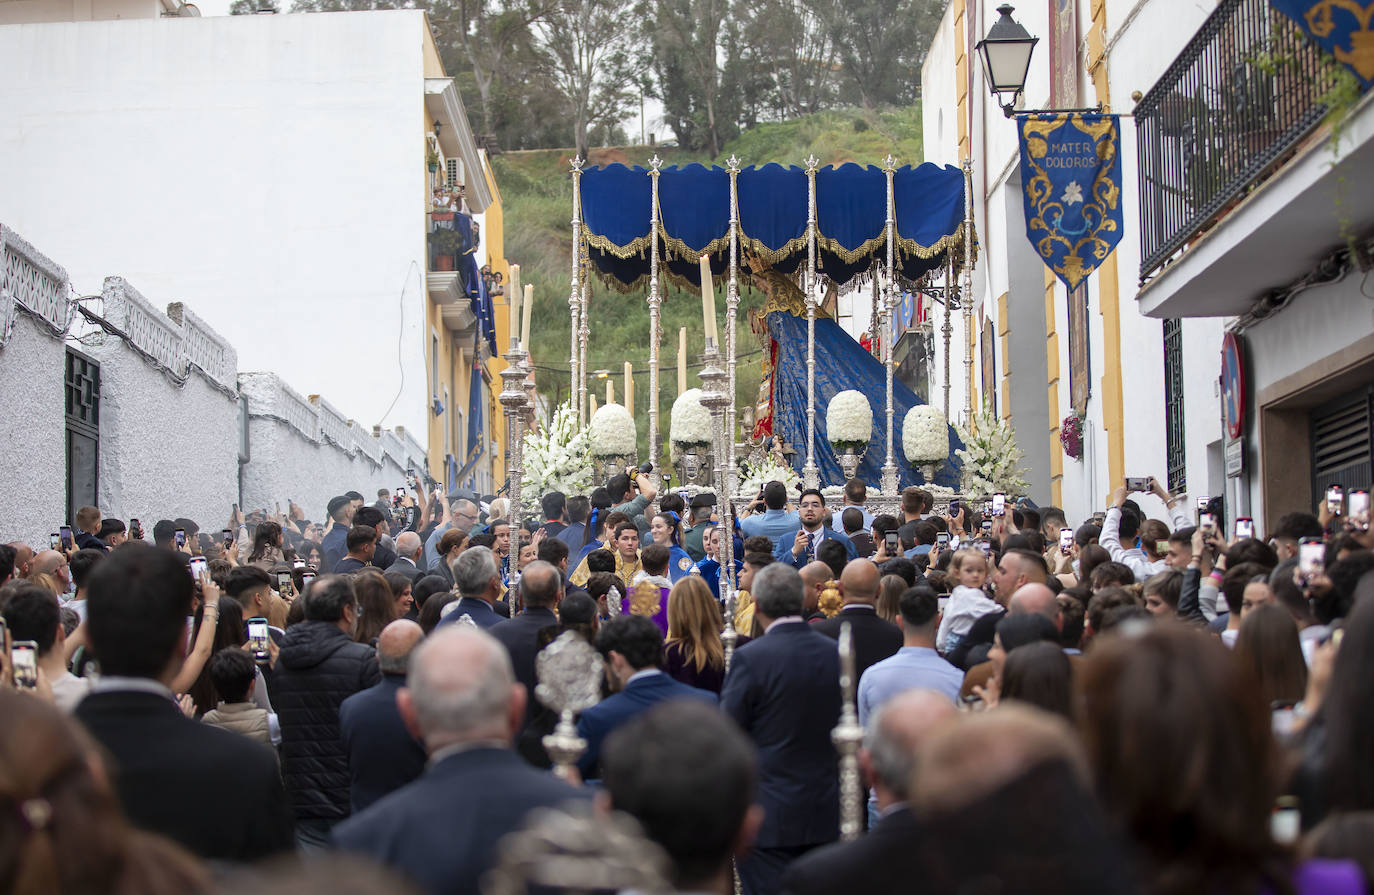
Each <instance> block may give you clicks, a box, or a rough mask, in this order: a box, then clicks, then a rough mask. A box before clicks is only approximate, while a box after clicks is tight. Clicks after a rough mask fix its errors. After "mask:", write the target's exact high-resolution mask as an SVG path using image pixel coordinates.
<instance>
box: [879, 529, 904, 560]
mask: <svg viewBox="0 0 1374 895" xmlns="http://www.w3.org/2000/svg"><path fill="white" fill-rule="evenodd" d="M883 549H884V550H885V551H886V552H887V555H888V556H896V555H897V553H898V552H899V551H900V549H901V540H900V539H899V538H898V537H897V532H895V531H889V532H888V533H887V534H885V535H883Z"/></svg>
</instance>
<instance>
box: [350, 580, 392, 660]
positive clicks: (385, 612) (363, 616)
mask: <svg viewBox="0 0 1374 895" xmlns="http://www.w3.org/2000/svg"><path fill="white" fill-rule="evenodd" d="M353 590H354V592H355V593H356V594H357V595H358V605H359V607H361V608H360V610H359V612H358V630H357V631H356V632H355V633H354V635H353V639H354V640H355V641H357V642H358V643H368V644H371V645H372V646H376V645H377V638H378V637H380V636H381V634H382V629H383V628H385V627H386V626H387V625H389V624H391V623H392V622H394V621H395V620H396V619H397V615H396V595H395V594H393V593H392V592H391V588H390V587H388V586H387V583H386V578H385V577H384V576H383V575H382V573H381V572H378V571H377V570H375V569H364V570H363V571H361V572H359V573H358V574H357V575H355V576H354V577H353Z"/></svg>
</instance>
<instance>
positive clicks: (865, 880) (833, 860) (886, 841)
mask: <svg viewBox="0 0 1374 895" xmlns="http://www.w3.org/2000/svg"><path fill="white" fill-rule="evenodd" d="M920 832H921V827H920V824H919V823H917V821H916V815H915V814H913V813H912V811H911V809H910V808H908V807H907V806H905V805H903V806H901V807H898V808H893V809H892V811H891V812H890V813H888V814H887V815H885V816H884V817H882V818H880V819H879V820H878V822H877V823H876V824H875V825H874V826H873V829H871V830H869V831H868V833H867V834H865V835H863V836H861V837H859V838H858V839H855V840H854V841H853V842H835V843H831V844H830V845H827V846H825V847H823V848H818V849H816V850H815V851H810V852H807V853H806V854H804V855H802V856H801V857H800V858H798V859H797V860H796V861H795V862H794V863H793V864H792V865H791V866H789V867H788V868H787V872H786V873H784V874H783V877H782V891H783V892H784V893H786V895H849V893H851V892H854V893H857V892H863V893H865V895H886V893H892V895H897V893H907V892H919V891H921V887H920V886H919V884H918V879H919V874H913V873H912V867H911V864H910V863H909V861H908V860H907V858H908V856H909V855H910V853H911V850H912V848H913V846H914V845H915V843H916V842H917V841H919V837H920ZM914 876H915V877H916V878H913V877H914Z"/></svg>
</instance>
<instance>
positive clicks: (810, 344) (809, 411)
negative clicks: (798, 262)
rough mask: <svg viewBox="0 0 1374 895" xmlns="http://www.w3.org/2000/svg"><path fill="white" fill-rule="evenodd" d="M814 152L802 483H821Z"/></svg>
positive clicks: (809, 179)
mask: <svg viewBox="0 0 1374 895" xmlns="http://www.w3.org/2000/svg"><path fill="white" fill-rule="evenodd" d="M819 164H820V162H819V161H818V160H817V159H816V157H815V156H814V155H812V156H809V157H808V158H807V159H806V184H807V191H806V278H805V283H806V465H805V466H803V467H802V484H803V485H804V486H805V487H807V488H819V487H820V486H821V471H820V468H819V467H817V466H816V167H817V166H818V165H819Z"/></svg>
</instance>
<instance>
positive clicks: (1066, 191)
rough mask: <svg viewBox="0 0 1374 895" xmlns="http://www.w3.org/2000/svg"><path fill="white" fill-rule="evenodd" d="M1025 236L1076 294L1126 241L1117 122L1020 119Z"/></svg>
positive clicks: (1072, 116)
mask: <svg viewBox="0 0 1374 895" xmlns="http://www.w3.org/2000/svg"><path fill="white" fill-rule="evenodd" d="M1017 127H1018V129H1019V131H1020V139H1021V189H1022V192H1023V194H1024V196H1023V198H1024V200H1025V206H1026V236H1027V237H1028V238H1029V239H1030V241H1031V245H1033V246H1035V251H1036V252H1037V253H1039V255H1040V257H1041V258H1043V259H1044V261H1045V263H1046V264H1047V265H1049V268H1050V270H1053V271H1054V272H1055V274H1056V275H1057V276H1058V277H1059V279H1061V280H1063V281H1064V285H1066V286H1068V287H1069V289H1071V290H1072V289H1076V288H1077V287H1078V284H1079V283H1081V282H1082V281H1083V280H1084V279H1085V278H1086V277H1087V276H1088V275H1089V274H1091V273H1092V272H1093V271H1094V270H1096V269H1097V267H1098V265H1100V264H1101V263H1102V262H1103V261H1105V260H1106V259H1107V256H1108V255H1110V254H1111V253H1112V249H1114V248H1116V244H1117V243H1118V242H1120V241H1121V230H1122V222H1121V126H1120V124H1119V122H1118V120H1117V117H1116V116H1115V115H1102V114H1098V113H1086V114H1083V113H1046V114H1041V115H1024V116H1021V117H1019V118H1018V119H1017Z"/></svg>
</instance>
